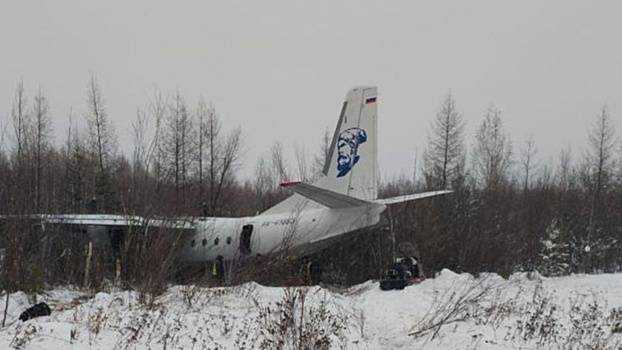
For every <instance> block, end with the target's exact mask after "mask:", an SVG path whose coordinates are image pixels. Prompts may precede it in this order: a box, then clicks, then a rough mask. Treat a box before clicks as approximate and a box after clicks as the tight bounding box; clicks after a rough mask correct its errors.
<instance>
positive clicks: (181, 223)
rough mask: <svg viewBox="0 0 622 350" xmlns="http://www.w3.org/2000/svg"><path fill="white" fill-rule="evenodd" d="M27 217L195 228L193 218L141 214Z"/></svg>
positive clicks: (74, 222)
mask: <svg viewBox="0 0 622 350" xmlns="http://www.w3.org/2000/svg"><path fill="white" fill-rule="evenodd" d="M15 218H17V217H16V216H4V217H0V219H4V220H10V219H15ZM27 219H29V220H33V221H37V222H41V224H43V225H45V224H54V225H66V226H73V225H75V226H106V227H128V226H145V225H148V226H150V227H167V228H178V229H192V228H194V220H193V219H192V218H188V219H184V218H176V219H167V218H156V219H151V220H147V219H145V218H143V217H140V216H128V215H108V214H106V215H100V214H35V215H28V216H27Z"/></svg>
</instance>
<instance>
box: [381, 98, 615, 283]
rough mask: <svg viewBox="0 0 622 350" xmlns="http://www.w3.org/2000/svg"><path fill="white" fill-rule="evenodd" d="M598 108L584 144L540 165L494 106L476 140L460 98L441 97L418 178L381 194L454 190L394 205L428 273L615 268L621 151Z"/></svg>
mask: <svg viewBox="0 0 622 350" xmlns="http://www.w3.org/2000/svg"><path fill="white" fill-rule="evenodd" d="M596 112H597V113H595V117H594V118H593V119H592V123H591V125H586V128H587V127H588V126H589V129H588V132H587V135H586V136H587V139H588V141H589V142H588V143H587V147H586V148H584V149H581V148H579V147H577V148H575V149H571V148H570V147H567V148H565V149H564V150H563V151H561V153H560V154H559V157H558V159H556V160H554V161H550V162H543V161H541V160H539V159H538V157H537V147H536V143H535V141H534V140H533V139H531V138H530V139H528V140H527V141H526V142H525V143H524V144H522V145H519V146H518V147H514V145H513V144H512V142H511V139H510V135H509V133H508V132H507V131H506V130H505V129H504V126H503V118H502V113H501V112H500V111H499V110H498V109H496V108H494V107H491V108H489V109H488V110H487V112H486V113H485V115H484V116H483V119H482V121H481V123H480V125H479V127H478V128H477V132H476V134H475V138H474V140H466V139H465V136H464V122H463V119H462V117H461V114H460V113H459V112H458V109H457V107H456V102H455V100H454V98H453V96H451V95H449V96H447V97H446V98H445V100H444V101H443V103H442V104H441V107H440V108H439V111H438V114H437V115H436V117H435V118H434V120H433V122H432V125H431V130H430V136H429V137H428V142H427V148H426V150H425V154H424V159H423V163H424V164H423V166H422V169H423V174H422V180H421V181H418V182H416V183H413V181H411V180H409V179H398V180H394V181H390V182H387V183H385V184H384V185H383V195H386V196H388V195H396V194H400V193H408V192H412V191H415V190H423V189H427V190H433V189H441V188H446V189H451V190H453V191H454V193H453V194H451V195H449V196H444V197H442V198H437V199H435V200H430V201H427V202H425V203H416V205H417V207H416V209H415V204H409V205H402V206H401V207H400V208H395V209H393V212H395V213H399V215H398V216H397V222H396V226H397V227H398V228H397V232H398V235H401V236H402V237H401V240H414V241H415V242H416V243H417V245H418V248H419V251H420V253H421V255H422V257H423V258H424V262H425V264H426V266H427V268H428V270H431V271H438V270H440V269H442V268H450V269H453V270H456V271H469V272H473V273H478V272H482V271H494V272H500V273H503V274H506V275H507V274H510V273H512V272H515V271H521V270H527V271H531V270H534V269H537V270H538V271H540V272H542V273H544V274H546V275H562V274H568V273H574V272H588V273H589V272H613V271H620V269H621V266H622V182H621V177H620V175H622V172H621V168H620V164H621V163H620V159H621V156H622V153H621V152H620V151H622V148H621V147H620V146H621V145H620V142H619V140H618V138H617V136H616V134H615V129H614V125H613V122H612V119H611V116H610V114H609V112H608V110H607V108H606V107H602V108H601V109H600V110H599V111H598V110H597V111H596ZM471 142H472V145H473V146H472V147H471V148H470V149H467V147H466V144H467V143H471Z"/></svg>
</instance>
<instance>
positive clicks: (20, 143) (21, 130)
mask: <svg viewBox="0 0 622 350" xmlns="http://www.w3.org/2000/svg"><path fill="white" fill-rule="evenodd" d="M11 120H12V122H13V130H14V132H15V147H16V154H17V162H18V164H21V162H23V155H24V152H25V151H26V147H27V138H26V135H27V133H28V128H29V125H30V118H29V115H28V112H27V100H26V94H25V92H24V82H23V81H20V82H19V83H17V88H16V90H15V97H14V99H13V105H12V108H11Z"/></svg>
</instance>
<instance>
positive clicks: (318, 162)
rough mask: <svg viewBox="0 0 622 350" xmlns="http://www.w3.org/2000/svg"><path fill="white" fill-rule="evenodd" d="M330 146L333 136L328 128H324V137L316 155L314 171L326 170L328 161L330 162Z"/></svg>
mask: <svg viewBox="0 0 622 350" xmlns="http://www.w3.org/2000/svg"><path fill="white" fill-rule="evenodd" d="M330 146H331V136H330V131H329V129H328V128H326V129H324V132H323V133H322V139H321V140H320V148H319V149H318V153H317V154H316V155H315V159H314V164H313V172H314V173H315V174H319V173H320V172H322V171H324V168H325V167H326V163H327V162H330V159H328V156H329V155H330Z"/></svg>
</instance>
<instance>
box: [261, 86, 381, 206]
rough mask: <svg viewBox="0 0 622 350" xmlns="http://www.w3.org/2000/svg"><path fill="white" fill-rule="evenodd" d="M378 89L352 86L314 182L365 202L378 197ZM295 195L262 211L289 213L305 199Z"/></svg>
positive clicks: (321, 186)
mask: <svg viewBox="0 0 622 350" xmlns="http://www.w3.org/2000/svg"><path fill="white" fill-rule="evenodd" d="M377 98H378V92H377V89H376V87H372V86H364V87H355V88H353V89H351V90H350V91H349V92H348V94H347V95H346V100H345V102H344V103H343V106H342V108H341V115H340V116H339V121H338V122H337V128H336V129H335V133H334V135H333V140H332V143H331V147H330V151H329V154H328V157H327V158H326V162H325V164H324V169H323V174H322V176H321V177H320V178H319V179H317V180H316V181H315V182H314V183H313V185H314V186H316V187H319V188H323V189H326V190H329V191H332V192H336V193H339V194H343V195H346V196H349V197H354V198H357V199H361V200H363V201H373V200H375V199H376V198H377V197H378V183H377V182H378V140H377V134H378V132H377V130H378V107H377ZM304 200H305V199H304V197H302V196H299V195H297V194H296V195H293V196H292V197H290V198H288V199H286V200H284V201H283V202H281V203H279V204H277V205H275V206H274V207H272V208H270V209H268V210H267V211H265V212H263V213H262V214H275V213H281V212H287V211H290V210H292V208H294V207H296V206H297V203H299V202H300V201H304Z"/></svg>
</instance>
